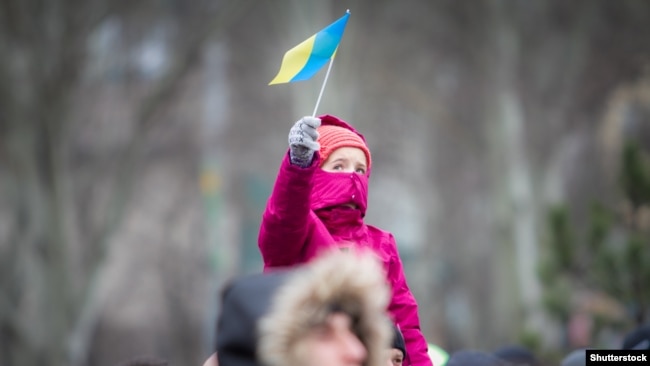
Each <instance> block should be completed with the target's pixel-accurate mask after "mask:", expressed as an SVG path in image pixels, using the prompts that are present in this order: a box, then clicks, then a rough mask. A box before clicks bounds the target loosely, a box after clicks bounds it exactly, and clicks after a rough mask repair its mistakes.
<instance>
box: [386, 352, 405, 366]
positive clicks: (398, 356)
mask: <svg viewBox="0 0 650 366" xmlns="http://www.w3.org/2000/svg"><path fill="white" fill-rule="evenodd" d="M402 362H404V354H403V353H402V351H400V350H399V349H397V348H391V350H390V357H389V358H388V363H387V364H386V365H388V366H402Z"/></svg>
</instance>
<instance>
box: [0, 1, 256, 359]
mask: <svg viewBox="0 0 650 366" xmlns="http://www.w3.org/2000/svg"><path fill="white" fill-rule="evenodd" d="M247 4H248V2H242V1H232V2H221V1H218V2H211V1H195V2H192V4H191V6H190V5H189V4H188V3H186V2H183V1H153V0H152V1H144V2H132V1H122V0H120V1H108V0H91V1H85V0H53V1H38V0H9V1H2V2H0V139H1V140H0V162H1V163H0V176H1V177H2V179H0V200H1V201H0V215H2V225H1V226H2V228H1V229H0V345H1V347H0V364H2V365H7V366H11V365H37V364H47V365H55V366H56V365H78V364H84V363H85V362H86V357H87V355H86V353H87V351H88V347H89V344H90V343H91V341H92V335H93V329H94V327H95V325H96V321H97V317H98V315H99V310H98V309H99V308H100V307H101V304H100V303H99V300H98V298H97V294H96V293H95V292H94V286H95V285H96V283H97V281H98V278H99V276H100V275H101V272H102V266H103V264H104V263H105V259H106V253H107V249H108V248H109V246H110V244H111V240H112V238H113V236H114V234H115V232H116V230H117V228H119V227H120V222H121V221H120V219H121V218H122V217H124V216H125V212H126V210H128V209H129V207H130V204H131V202H130V198H131V192H132V188H133V185H134V182H135V179H136V177H137V172H138V168H139V166H140V165H139V164H140V163H141V158H142V156H141V155H142V151H143V149H144V148H145V147H146V144H145V143H144V136H145V135H146V134H147V133H148V132H149V131H150V130H151V129H152V128H153V127H154V126H155V123H156V122H157V121H158V120H159V117H160V114H161V112H162V111H164V110H165V108H169V105H170V101H171V100H173V98H174V96H175V95H176V92H177V91H178V90H179V89H180V88H181V85H182V84H181V83H182V81H183V80H185V78H186V76H187V75H188V72H189V70H192V67H193V66H195V65H196V62H197V61H198V60H199V56H200V54H201V52H200V51H201V49H202V46H203V45H204V43H205V42H206V40H207V39H208V38H209V37H212V36H214V35H215V34H217V32H218V31H220V30H223V29H224V28H225V27H227V25H228V24H229V22H231V21H232V20H233V19H236V18H237V12H238V11H241V10H242V9H244V8H245V7H246V5H247ZM161 19H162V20H163V21H166V22H167V29H168V34H170V36H169V38H170V39H169V40H168V41H167V44H168V46H169V50H168V52H167V53H166V54H165V55H163V58H164V59H165V60H166V61H167V62H166V63H165V64H164V65H165V67H162V68H161V67H159V66H161V65H162V64H160V63H159V62H158V61H160V59H159V58H157V55H156V54H155V52H154V54H152V53H151V52H149V53H147V52H143V54H144V56H142V58H141V59H140V60H139V61H140V62H141V63H142V65H141V66H142V67H143V69H142V73H140V74H133V73H132V72H131V73H129V70H131V71H133V68H129V67H124V68H123V69H120V70H121V71H124V74H123V75H125V77H124V78H123V79H122V81H123V84H122V87H123V88H124V89H123V90H124V91H127V92H133V91H134V90H135V89H136V87H134V85H136V84H137V86H139V87H138V88H137V90H138V92H135V93H132V97H133V98H132V99H131V100H130V103H131V104H129V105H127V106H126V108H128V109H129V110H130V111H131V113H132V114H130V118H129V119H126V120H125V121H120V122H126V123H127V125H128V126H129V128H127V129H126V130H127V131H128V133H127V134H126V138H125V139H124V141H120V143H117V144H114V145H113V146H111V147H110V148H109V149H108V150H106V149H103V146H102V142H105V140H103V138H104V137H106V136H97V135H94V136H93V138H92V139H90V140H92V142H88V141H83V140H84V138H83V137H82V136H79V131H81V130H83V128H82V127H83V126H80V125H79V124H78V123H79V121H76V120H75V111H77V110H79V109H80V106H79V105H78V104H77V103H78V101H79V100H83V98H81V94H82V93H84V91H87V90H92V88H88V85H89V84H92V82H93V80H88V79H87V78H86V77H87V73H88V72H89V70H92V67H91V66H93V65H89V58H88V54H89V53H90V52H89V49H90V48H91V47H92V46H94V44H93V42H94V40H95V39H96V37H97V34H98V33H99V32H100V31H101V29H102V27H104V26H105V25H106V24H108V23H110V22H112V24H116V23H117V24H119V25H120V26H121V27H122V28H121V29H125V34H126V35H125V36H124V39H122V40H121V41H122V42H121V43H120V44H121V45H122V46H125V47H128V46H129V45H132V44H135V43H138V42H139V41H141V39H140V37H139V35H141V34H143V33H146V30H147V28H153V27H154V26H156V25H158V24H159V23H160V22H161ZM129 32H132V33H130V34H129ZM134 35H135V36H134ZM128 36H132V38H131V39H128ZM121 51H123V50H121ZM122 55H123V54H121V53H120V52H114V53H113V54H111V55H110V57H112V59H113V60H116V59H118V58H119V57H120V56H122ZM145 69H146V70H145ZM148 71H151V72H148ZM85 73H86V74H85ZM133 81H137V82H136V83H132V82H133ZM142 86H144V87H142ZM95 90H96V89H95ZM94 113H97V112H94ZM83 122H88V121H83ZM80 141H81V142H80ZM83 143H86V144H87V145H84V146H83V147H84V148H85V149H83V148H80V145H83ZM197 356H198V355H197Z"/></svg>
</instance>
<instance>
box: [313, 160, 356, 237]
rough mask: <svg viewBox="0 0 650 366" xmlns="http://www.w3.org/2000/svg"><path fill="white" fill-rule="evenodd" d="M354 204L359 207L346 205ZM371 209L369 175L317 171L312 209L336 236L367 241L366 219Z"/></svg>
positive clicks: (314, 179) (314, 178) (333, 235)
mask: <svg viewBox="0 0 650 366" xmlns="http://www.w3.org/2000/svg"><path fill="white" fill-rule="evenodd" d="M345 204H353V205H355V206H356V208H352V207H348V206H343V205H345ZM367 208H368V176H367V175H365V174H358V173H338V172H336V173H333V172H326V171H324V170H322V169H317V170H316V172H314V176H313V181H312V191H311V209H312V210H313V211H314V213H316V216H318V218H320V219H321V221H322V222H323V224H325V226H326V227H327V230H328V231H329V233H330V234H331V235H332V237H334V238H336V239H339V240H356V241H360V242H366V241H367V238H365V235H363V234H364V233H365V230H363V228H364V223H363V217H364V216H365V215H366V210H367Z"/></svg>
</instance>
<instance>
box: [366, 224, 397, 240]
mask: <svg viewBox="0 0 650 366" xmlns="http://www.w3.org/2000/svg"><path fill="white" fill-rule="evenodd" d="M366 227H368V235H369V236H372V237H373V238H381V239H389V240H393V241H394V240H395V239H394V238H393V234H392V233H391V232H390V231H388V230H384V229H381V228H378V227H377V226H373V225H366Z"/></svg>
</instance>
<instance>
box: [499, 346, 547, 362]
mask: <svg viewBox="0 0 650 366" xmlns="http://www.w3.org/2000/svg"><path fill="white" fill-rule="evenodd" d="M494 355H495V356H497V357H499V358H500V359H502V360H504V361H507V362H508V363H510V364H511V365H513V366H537V365H539V361H537V359H536V358H535V355H534V354H533V352H531V351H530V350H529V349H528V348H525V347H522V346H506V347H502V348H499V349H497V350H496V351H494Z"/></svg>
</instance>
